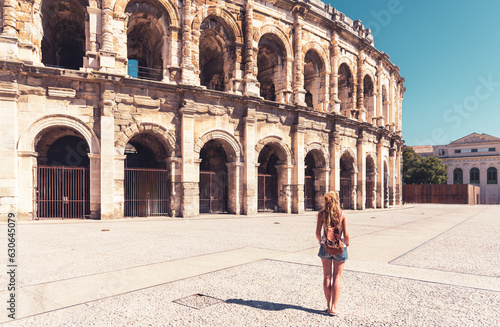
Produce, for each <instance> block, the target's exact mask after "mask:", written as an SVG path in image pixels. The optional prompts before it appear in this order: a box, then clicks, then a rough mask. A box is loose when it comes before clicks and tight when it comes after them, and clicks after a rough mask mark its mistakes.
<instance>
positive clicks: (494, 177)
mask: <svg viewBox="0 0 500 327" xmlns="http://www.w3.org/2000/svg"><path fill="white" fill-rule="evenodd" d="M486 180H487V184H498V174H497V169H496V168H495V167H490V168H488V170H487V171H486Z"/></svg>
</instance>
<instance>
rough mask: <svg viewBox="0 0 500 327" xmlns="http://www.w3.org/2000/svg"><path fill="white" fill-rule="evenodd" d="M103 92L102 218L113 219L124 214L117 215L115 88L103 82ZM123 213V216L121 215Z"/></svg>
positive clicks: (121, 211)
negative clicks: (115, 204)
mask: <svg viewBox="0 0 500 327" xmlns="http://www.w3.org/2000/svg"><path fill="white" fill-rule="evenodd" d="M102 88H103V90H102V93H101V99H102V101H101V126H100V127H101V133H100V134H101V135H100V138H101V165H100V167H101V169H100V171H101V178H100V179H101V219H112V218H119V217H122V216H123V209H121V210H120V209H119V208H118V209H119V210H118V212H117V214H118V216H117V217H115V210H114V200H115V199H114V196H115V162H114V161H115V119H114V116H113V111H114V109H115V106H116V103H115V93H114V88H113V86H112V85H110V84H103V86H102ZM120 213H121V216H120Z"/></svg>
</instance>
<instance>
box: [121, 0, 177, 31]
mask: <svg viewBox="0 0 500 327" xmlns="http://www.w3.org/2000/svg"><path fill="white" fill-rule="evenodd" d="M129 2H130V0H117V1H116V3H115V6H114V9H113V11H114V12H115V13H119V14H124V13H125V8H126V7H127V5H128V3H129ZM151 2H152V3H154V4H158V5H160V8H162V9H164V10H165V11H166V12H167V14H168V17H169V19H170V26H177V27H180V19H179V12H178V11H177V6H176V5H174V4H173V3H171V2H170V1H169V0H155V1H151Z"/></svg>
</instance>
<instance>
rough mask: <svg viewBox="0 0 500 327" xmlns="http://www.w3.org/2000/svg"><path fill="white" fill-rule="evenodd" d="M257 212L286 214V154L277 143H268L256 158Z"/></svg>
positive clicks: (287, 192) (287, 195)
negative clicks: (257, 166) (257, 165)
mask: <svg viewBox="0 0 500 327" xmlns="http://www.w3.org/2000/svg"><path fill="white" fill-rule="evenodd" d="M258 163H259V168H258V195H257V196H258V211H275V212H287V206H288V200H289V198H288V197H290V196H291V195H290V194H289V191H290V190H288V189H287V184H288V182H287V181H288V179H287V169H288V168H287V167H286V165H285V163H286V154H285V151H284V150H283V148H282V147H281V145H280V144H278V143H268V144H267V145H265V146H264V147H263V148H262V150H261V151H260V153H259V158H258Z"/></svg>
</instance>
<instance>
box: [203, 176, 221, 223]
mask: <svg viewBox="0 0 500 327" xmlns="http://www.w3.org/2000/svg"><path fill="white" fill-rule="evenodd" d="M226 208H227V172H225V171H219V172H214V171H200V213H224V212H227V209H226Z"/></svg>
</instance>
